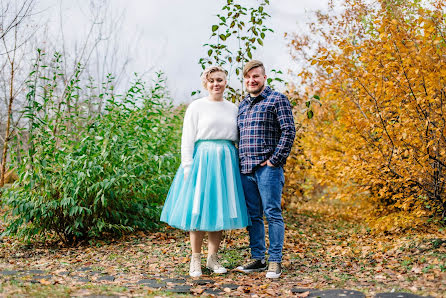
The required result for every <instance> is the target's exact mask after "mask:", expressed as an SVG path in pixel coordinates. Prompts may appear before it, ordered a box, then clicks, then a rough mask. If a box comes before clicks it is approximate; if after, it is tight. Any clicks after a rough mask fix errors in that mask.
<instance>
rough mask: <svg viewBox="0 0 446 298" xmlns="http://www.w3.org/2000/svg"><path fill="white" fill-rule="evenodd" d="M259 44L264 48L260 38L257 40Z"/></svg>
mask: <svg viewBox="0 0 446 298" xmlns="http://www.w3.org/2000/svg"><path fill="white" fill-rule="evenodd" d="M257 42H258V43H259V45H261V46H263V41H262V40H261V39H260V38H257Z"/></svg>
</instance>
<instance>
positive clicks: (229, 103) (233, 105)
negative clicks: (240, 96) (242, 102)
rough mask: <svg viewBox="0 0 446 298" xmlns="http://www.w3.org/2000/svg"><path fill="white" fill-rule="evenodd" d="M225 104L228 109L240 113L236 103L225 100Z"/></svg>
mask: <svg viewBox="0 0 446 298" xmlns="http://www.w3.org/2000/svg"><path fill="white" fill-rule="evenodd" d="M225 103H226V106H227V107H228V109H231V110H234V111H238V106H237V105H236V104H235V103H233V102H232V101H229V100H225Z"/></svg>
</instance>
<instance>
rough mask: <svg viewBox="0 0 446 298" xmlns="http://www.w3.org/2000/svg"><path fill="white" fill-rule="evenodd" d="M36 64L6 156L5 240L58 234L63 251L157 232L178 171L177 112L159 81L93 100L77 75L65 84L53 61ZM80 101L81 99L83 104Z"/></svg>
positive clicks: (109, 82) (78, 72)
mask: <svg viewBox="0 0 446 298" xmlns="http://www.w3.org/2000/svg"><path fill="white" fill-rule="evenodd" d="M42 57H43V54H42V53H41V52H39V56H38V58H37V60H36V63H35V65H34V69H33V71H32V72H31V74H30V77H29V80H28V89H29V92H28V94H27V100H28V105H27V108H26V111H25V112H26V113H25V115H26V117H27V120H28V127H27V129H24V130H22V132H21V134H22V136H21V138H18V139H17V140H19V139H20V140H23V139H27V140H28V143H27V144H19V143H17V144H16V146H15V148H16V150H15V151H14V152H13V153H14V154H13V157H14V158H15V162H16V163H17V164H19V167H18V169H17V171H18V176H19V180H18V181H17V182H16V183H15V184H14V185H13V186H12V188H10V189H8V190H6V191H5V193H4V195H3V197H4V200H3V201H4V204H5V205H6V206H7V209H8V210H9V212H8V214H7V215H6V221H7V227H6V230H5V232H4V233H3V234H4V235H18V236H19V237H21V238H24V239H33V238H36V237H42V236H43V237H48V236H50V237H51V236H57V237H59V238H60V239H61V240H62V241H64V242H65V243H72V242H74V241H76V240H79V239H84V238H89V237H98V236H101V235H103V234H104V233H122V232H127V231H133V230H135V229H152V228H156V227H157V223H158V218H159V217H158V216H159V211H160V210H159V208H160V207H159V206H160V205H161V204H162V202H163V201H164V198H165V196H166V195H167V192H168V189H169V185H170V182H171V179H172V178H173V175H174V172H175V170H176V168H177V167H178V165H179V163H180V157H179V140H180V138H179V134H180V126H181V117H180V116H181V111H180V110H178V111H176V110H175V109H174V108H173V106H172V105H171V104H170V100H169V97H168V91H167V89H166V87H165V84H164V78H163V75H162V74H157V77H156V79H155V80H154V82H153V84H152V85H151V87H147V86H146V84H145V83H143V82H142V81H141V80H139V79H135V82H134V83H133V84H132V86H130V88H129V89H128V90H127V91H126V92H125V93H124V94H123V95H116V94H114V90H113V87H112V86H113V78H112V77H111V76H109V77H108V78H107V81H106V82H105V83H104V86H107V88H104V90H103V92H101V93H99V94H96V95H95V96H94V95H92V94H94V92H92V91H94V90H91V88H92V87H91V86H92V84H90V83H91V82H90V81H89V80H88V79H82V67H81V66H80V65H78V66H77V68H76V71H75V72H74V74H73V75H72V76H71V78H69V79H67V78H66V75H63V74H61V73H60V69H61V68H60V65H61V56H60V55H58V54H55V55H54V57H53V58H52V59H51V62H50V63H48V65H44V63H43V62H42V61H43V58H42ZM87 94H88V96H87Z"/></svg>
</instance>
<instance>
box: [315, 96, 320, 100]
mask: <svg viewBox="0 0 446 298" xmlns="http://www.w3.org/2000/svg"><path fill="white" fill-rule="evenodd" d="M313 98H314V99H317V100H321V98H320V97H319V95H313Z"/></svg>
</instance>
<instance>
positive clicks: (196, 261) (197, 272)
mask: <svg viewBox="0 0 446 298" xmlns="http://www.w3.org/2000/svg"><path fill="white" fill-rule="evenodd" d="M201 274H202V273H201V253H193V254H192V257H191V258H190V269H189V275H190V276H191V277H199V276H201Z"/></svg>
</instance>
